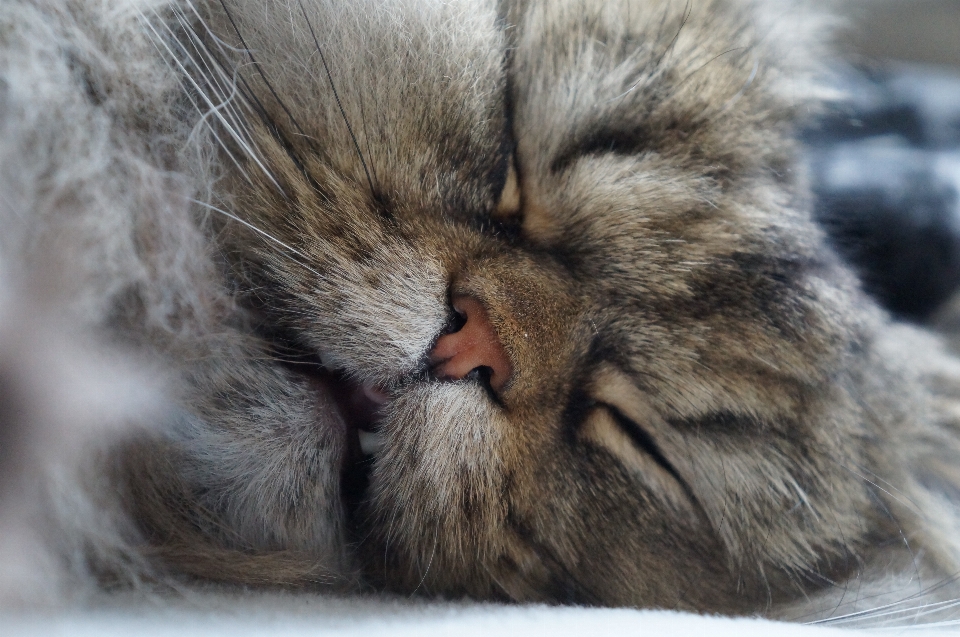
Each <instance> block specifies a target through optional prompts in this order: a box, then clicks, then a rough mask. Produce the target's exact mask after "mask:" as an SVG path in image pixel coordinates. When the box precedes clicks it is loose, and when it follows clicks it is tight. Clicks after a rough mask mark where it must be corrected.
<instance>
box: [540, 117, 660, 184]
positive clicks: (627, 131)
mask: <svg viewBox="0 0 960 637" xmlns="http://www.w3.org/2000/svg"><path fill="white" fill-rule="evenodd" d="M649 146H650V135H649V133H648V132H647V131H646V130H643V129H642V128H641V127H639V126H638V127H632V128H618V129H613V128H609V127H605V126H604V127H598V128H596V129H594V130H591V131H588V132H587V133H586V134H581V135H577V136H575V137H574V138H573V139H572V140H571V141H570V142H569V143H568V144H567V145H566V146H564V147H563V149H562V150H561V151H560V153H559V154H557V156H556V157H555V158H554V160H553V161H552V162H551V163H550V171H551V172H553V173H559V172H562V171H563V170H564V169H565V168H567V167H568V166H570V164H572V163H574V162H575V161H576V160H577V159H579V158H581V157H584V156H586V155H601V154H605V153H613V154H617V155H633V154H635V153H638V152H640V151H643V150H646V149H649Z"/></svg>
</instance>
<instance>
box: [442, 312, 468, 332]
mask: <svg viewBox="0 0 960 637" xmlns="http://www.w3.org/2000/svg"><path fill="white" fill-rule="evenodd" d="M466 324H467V315H466V314H464V313H463V312H461V311H460V310H458V309H457V308H456V307H454V308H453V313H452V314H451V315H450V319H449V320H448V321H447V324H446V325H444V326H443V333H444V334H455V333H457V332H459V331H460V330H462V329H463V326H464V325H466Z"/></svg>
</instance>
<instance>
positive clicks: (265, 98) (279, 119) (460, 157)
mask: <svg viewBox="0 0 960 637" xmlns="http://www.w3.org/2000/svg"><path fill="white" fill-rule="evenodd" d="M222 7H226V9H225V10H224V9H223V8H222ZM210 24H211V26H212V29H213V31H214V32H216V33H217V35H218V36H219V37H222V38H224V39H226V40H227V41H229V42H230V43H231V45H236V46H237V48H243V47H244V45H245V47H246V48H248V49H249V50H250V52H251V54H252V55H251V58H252V59H255V60H256V63H255V64H250V61H251V58H248V59H246V60H244V59H242V58H241V59H239V60H238V62H239V63H240V64H241V65H242V66H241V68H242V73H243V75H244V76H245V78H246V81H247V82H248V83H249V85H250V86H251V87H252V92H253V93H254V94H255V95H256V97H257V99H258V100H259V102H260V104H262V105H263V107H264V109H265V110H266V111H267V113H268V115H269V117H270V119H271V120H272V121H273V123H274V124H275V125H276V126H277V127H278V128H280V129H282V130H284V131H286V134H287V136H288V138H290V139H292V140H293V143H294V144H296V145H298V146H299V145H301V144H303V145H304V146H306V147H307V148H308V149H309V150H308V153H309V154H312V155H315V156H317V157H318V158H319V159H320V161H322V162H323V163H325V164H327V165H329V166H330V167H332V168H333V169H335V170H337V171H339V172H341V173H342V174H343V175H345V176H348V177H350V178H352V179H354V180H356V181H358V182H361V183H364V184H366V182H367V181H368V177H367V174H366V173H367V172H369V178H370V180H372V181H373V182H374V187H375V189H377V190H378V191H380V194H381V195H383V196H385V197H387V198H393V197H400V198H405V197H407V196H410V197H411V198H415V199H418V200H421V201H422V200H423V199H424V198H425V197H426V198H427V199H435V198H436V197H437V196H438V195H439V196H440V197H441V199H446V200H448V203H450V204H451V205H453V206H457V205H460V206H470V205H473V206H476V205H478V203H477V202H475V201H471V198H474V199H475V198H477V197H479V198H481V199H484V201H482V202H480V204H479V205H489V203H490V202H489V198H490V197H492V196H493V195H491V194H490V193H487V192H485V190H486V189H484V188H481V191H483V192H480V193H476V194H475V195H474V193H470V192H469V190H470V188H469V185H470V184H472V183H474V182H476V181H477V178H478V177H483V176H487V175H488V174H489V173H491V172H492V171H493V172H496V171H498V170H502V167H500V166H499V164H500V163H502V162H501V159H502V158H501V155H502V152H501V151H500V146H501V145H502V143H503V141H504V140H503V135H504V117H505V112H504V100H503V84H504V69H503V65H504V59H503V56H504V53H503V51H504V45H503V36H502V32H501V30H500V29H499V28H498V17H497V14H496V11H495V6H494V4H493V3H492V2H484V1H481V2H467V1H463V0H457V1H454V2H440V1H435V0H416V1H412V0H386V1H381V0H376V1H371V0H361V1H359V2H332V1H329V0H328V1H320V2H303V3H301V2H298V1H297V0H281V1H278V2H270V3H266V4H264V3H262V2H251V1H248V0H232V1H230V2H225V3H223V4H222V5H220V4H217V3H215V4H214V8H213V16H212V19H211V20H210ZM361 155H362V157H363V161H365V162H366V168H365V167H364V166H363V164H362V162H361V161H360V157H361ZM494 177H496V175H494ZM495 181H496V179H495ZM465 185H466V186H467V188H466V190H467V196H464V195H463V194H460V193H459V192H458V191H463V190H464V186H465ZM470 195H474V196H473V197H471V196H470ZM451 198H452V199H453V200H454V201H453V202H449V200H450V199H451Z"/></svg>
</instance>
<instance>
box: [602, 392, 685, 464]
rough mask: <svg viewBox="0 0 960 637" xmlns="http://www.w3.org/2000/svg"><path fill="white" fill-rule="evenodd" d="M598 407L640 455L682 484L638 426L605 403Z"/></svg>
mask: <svg viewBox="0 0 960 637" xmlns="http://www.w3.org/2000/svg"><path fill="white" fill-rule="evenodd" d="M599 407H600V408H602V409H605V410H606V411H607V413H609V414H610V416H611V417H612V418H613V422H614V423H616V425H617V427H618V428H619V429H620V431H622V432H623V433H625V434H626V435H627V437H628V438H630V441H631V442H632V443H633V446H634V447H636V449H637V450H638V451H640V452H642V453H645V454H646V455H648V456H649V457H650V458H651V459H652V460H653V461H654V462H656V463H657V464H658V465H659V466H660V468H661V469H663V470H664V471H666V472H667V473H669V474H670V475H671V476H673V478H674V479H675V480H677V481H678V482H680V483H683V478H681V477H680V474H679V473H678V472H677V470H676V469H675V468H674V466H673V465H672V464H671V463H670V461H669V460H667V458H666V456H664V455H663V452H662V451H661V450H660V447H658V446H657V443H656V442H655V441H654V439H653V437H652V436H651V435H650V434H649V433H647V431H646V430H645V429H643V428H642V427H641V426H640V425H638V424H637V423H635V422H633V421H632V420H630V419H629V418H627V417H626V416H624V415H623V413H621V412H620V410H619V409H617V408H616V407H614V406H613V405H608V404H606V403H599Z"/></svg>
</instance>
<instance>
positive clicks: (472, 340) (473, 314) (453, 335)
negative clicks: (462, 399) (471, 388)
mask: <svg viewBox="0 0 960 637" xmlns="http://www.w3.org/2000/svg"><path fill="white" fill-rule="evenodd" d="M453 307H454V310H455V311H456V313H457V314H458V315H460V316H462V317H463V320H462V321H461V322H459V325H458V326H457V329H455V330H452V331H445V333H444V334H442V335H441V336H440V338H438V339H437V342H436V344H435V345H434V346H433V350H431V351H430V364H431V365H432V366H433V372H434V374H436V376H437V377H438V378H442V379H446V380H460V379H463V378H478V379H482V378H484V377H486V378H488V379H489V382H490V387H492V388H493V389H494V390H495V391H499V390H501V389H503V387H504V386H505V385H506V384H507V381H508V380H510V375H511V374H512V373H513V365H512V363H511V362H510V358H509V357H508V356H507V353H506V351H505V350H504V349H503V345H502V344H501V343H500V339H499V338H498V336H497V333H496V330H494V328H493V325H492V324H491V323H490V317H489V316H488V315H487V311H486V309H485V308H484V307H483V305H482V304H481V303H480V302H479V301H477V300H476V299H474V298H472V297H469V296H456V297H454V299H453Z"/></svg>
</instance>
